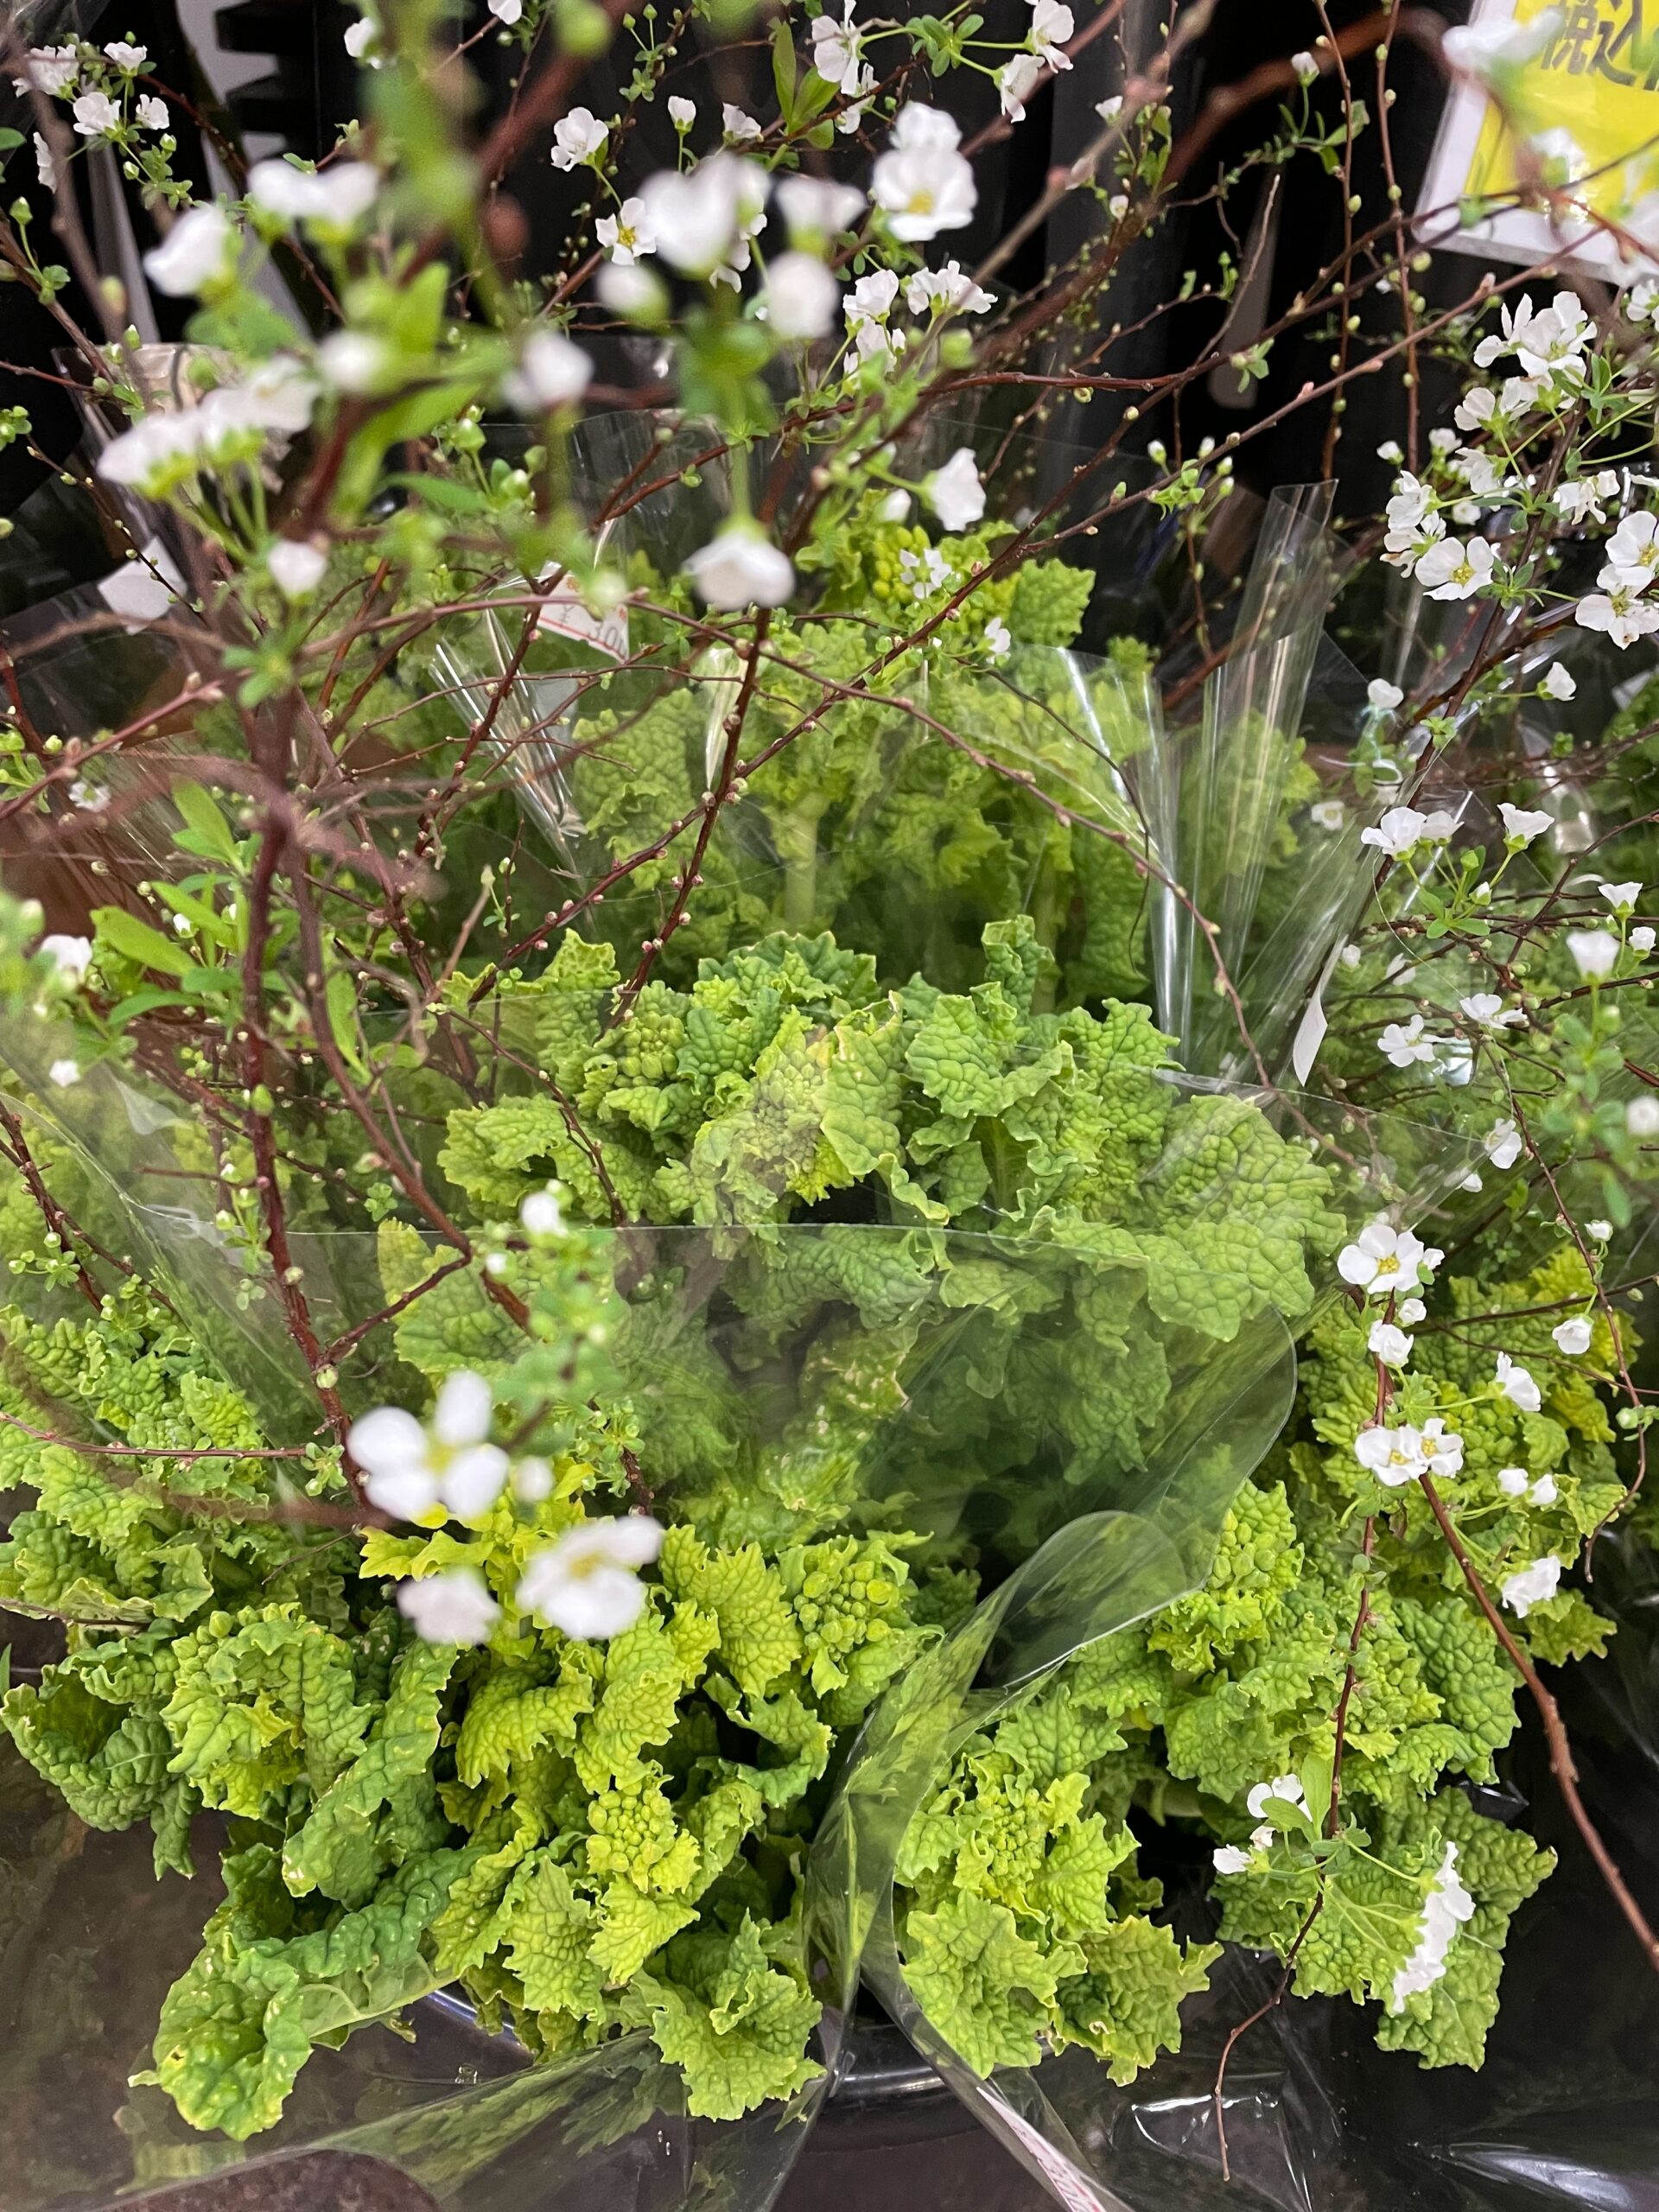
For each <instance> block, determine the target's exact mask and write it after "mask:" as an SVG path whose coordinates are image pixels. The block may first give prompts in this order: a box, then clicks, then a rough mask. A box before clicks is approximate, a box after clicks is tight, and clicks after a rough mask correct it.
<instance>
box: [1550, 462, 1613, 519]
mask: <svg viewBox="0 0 1659 2212" xmlns="http://www.w3.org/2000/svg"><path fill="white" fill-rule="evenodd" d="M1617 491H1618V472H1617V470H1615V469H1611V468H1604V469H1600V470H1599V471H1598V472H1597V474H1595V475H1594V476H1580V477H1575V478H1573V479H1572V480H1569V481H1568V482H1567V483H1565V484H1562V485H1560V486H1557V487H1556V493H1555V505H1556V508H1557V511H1558V512H1560V513H1561V514H1563V515H1565V516H1566V518H1567V520H1568V522H1570V523H1581V522H1583V521H1584V520H1585V518H1586V516H1587V517H1588V518H1590V520H1592V522H1605V521H1606V519H1607V512H1606V508H1605V505H1604V504H1603V503H1604V501H1605V500H1608V499H1611V498H1612V496H1613V494H1614V493H1615V492H1617Z"/></svg>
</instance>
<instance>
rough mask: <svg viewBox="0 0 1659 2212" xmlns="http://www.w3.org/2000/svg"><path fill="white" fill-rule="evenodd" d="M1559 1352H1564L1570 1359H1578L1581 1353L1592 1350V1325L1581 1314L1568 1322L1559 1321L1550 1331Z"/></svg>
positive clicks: (1575, 1315)
mask: <svg viewBox="0 0 1659 2212" xmlns="http://www.w3.org/2000/svg"><path fill="white" fill-rule="evenodd" d="M1549 1333H1550V1335H1551V1336H1552V1337H1553V1338H1554V1342H1555V1349H1556V1351H1564V1352H1565V1353H1566V1354H1567V1357H1568V1358H1569V1359H1576V1358H1577V1357H1578V1356H1579V1354H1580V1352H1585V1351H1589V1349H1590V1338H1591V1328H1590V1324H1589V1322H1588V1321H1586V1319H1584V1317H1583V1316H1582V1315H1581V1314H1574V1316H1573V1319H1571V1320H1568V1321H1558V1322H1557V1323H1556V1324H1555V1326H1554V1328H1553V1329H1552V1330H1551V1331H1550V1332H1549Z"/></svg>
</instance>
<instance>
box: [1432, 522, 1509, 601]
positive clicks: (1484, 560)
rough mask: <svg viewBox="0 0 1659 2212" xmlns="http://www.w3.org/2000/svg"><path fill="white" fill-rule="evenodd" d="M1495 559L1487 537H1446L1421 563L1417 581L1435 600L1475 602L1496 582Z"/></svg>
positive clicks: (1434, 544)
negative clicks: (1474, 598) (1482, 592)
mask: <svg viewBox="0 0 1659 2212" xmlns="http://www.w3.org/2000/svg"><path fill="white" fill-rule="evenodd" d="M1495 557H1496V556H1494V554H1493V552H1492V549H1491V546H1490V545H1489V544H1488V543H1487V542H1486V540H1485V539H1484V537H1471V538H1469V539H1467V540H1466V541H1465V539H1463V538H1460V537H1442V538H1440V539H1438V540H1437V541H1436V542H1435V543H1433V545H1431V546H1430V547H1429V549H1428V550H1427V552H1426V553H1424V554H1422V555H1421V556H1420V558H1419V560H1418V563H1417V567H1416V570H1415V575H1416V577H1417V581H1418V582H1419V583H1420V584H1421V586H1422V587H1423V588H1424V590H1425V591H1426V592H1427V594H1428V595H1429V597H1430V598H1431V599H1472V598H1473V596H1474V594H1476V593H1477V592H1478V591H1481V590H1484V588H1485V587H1486V586H1487V585H1488V584H1489V583H1490V582H1491V580H1492V563H1493V561H1494V558H1495Z"/></svg>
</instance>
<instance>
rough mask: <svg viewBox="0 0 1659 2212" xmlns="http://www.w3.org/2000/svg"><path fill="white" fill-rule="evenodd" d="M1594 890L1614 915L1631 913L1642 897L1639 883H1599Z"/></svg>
mask: <svg viewBox="0 0 1659 2212" xmlns="http://www.w3.org/2000/svg"><path fill="white" fill-rule="evenodd" d="M1596 888H1597V890H1598V891H1599V892H1600V893H1601V895H1602V897H1603V898H1604V899H1605V900H1606V901H1607V904H1608V905H1609V906H1611V908H1612V910H1613V912H1615V913H1616V914H1628V913H1630V912H1633V911H1634V910H1635V906H1636V902H1637V899H1639V898H1640V897H1641V896H1642V887H1641V885H1640V884H1639V883H1599V884H1598V885H1597V886H1596Z"/></svg>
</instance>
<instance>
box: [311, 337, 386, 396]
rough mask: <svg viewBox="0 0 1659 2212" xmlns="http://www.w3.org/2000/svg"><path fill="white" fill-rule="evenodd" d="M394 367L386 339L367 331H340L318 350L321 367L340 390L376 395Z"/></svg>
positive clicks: (318, 362) (318, 364)
mask: <svg viewBox="0 0 1659 2212" xmlns="http://www.w3.org/2000/svg"><path fill="white" fill-rule="evenodd" d="M392 365H393V356H392V353H391V347H390V346H388V345H387V344H386V341H385V339H384V338H377V337H375V336H374V335H373V334H372V332H369V331H366V330H336V331H334V332H333V333H332V334H330V335H329V336H328V337H327V338H325V339H324V340H323V341H322V343H321V346H318V348H317V366H318V367H319V368H320V369H321V371H322V373H323V375H324V376H325V377H327V379H328V381H329V383H330V384H331V385H334V386H335V388H336V389H337V390H338V391H346V392H353V393H357V394H366V393H370V392H372V391H374V390H375V388H376V386H377V385H378V384H379V383H380V381H381V379H382V378H384V377H385V375H386V373H387V372H388V371H389V370H390V369H391V366H392Z"/></svg>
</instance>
